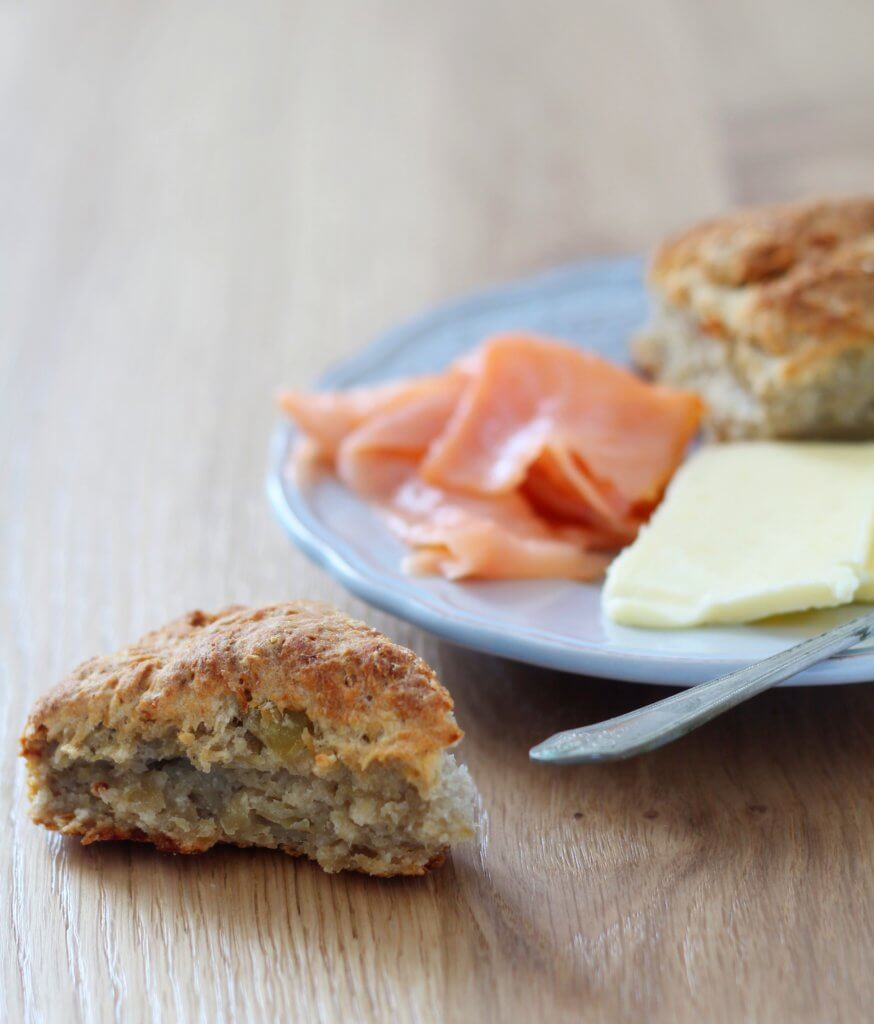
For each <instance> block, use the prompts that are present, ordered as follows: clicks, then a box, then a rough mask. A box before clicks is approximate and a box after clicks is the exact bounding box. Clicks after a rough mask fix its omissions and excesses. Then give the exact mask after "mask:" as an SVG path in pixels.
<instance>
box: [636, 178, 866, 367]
mask: <svg viewBox="0 0 874 1024" xmlns="http://www.w3.org/2000/svg"><path fill="white" fill-rule="evenodd" d="M650 281H651V282H652V283H653V284H654V285H655V286H656V287H657V288H658V289H659V291H660V292H661V293H662V295H663V296H664V298H665V300H666V301H667V302H668V303H669V304H671V305H673V306H675V307H678V308H685V309H688V310H689V312H690V313H692V314H693V315H694V316H695V317H696V318H697V320H698V322H699V323H700V325H701V327H702V328H703V329H704V330H705V331H707V332H709V333H711V334H714V335H716V336H719V337H722V338H724V339H725V340H728V341H731V340H735V339H742V340H746V341H748V342H751V343H752V344H754V345H756V346H758V347H759V348H761V349H762V350H763V351H765V352H767V353H769V354H772V355H775V356H789V357H790V359H791V361H792V362H793V364H794V365H793V367H792V369H794V370H802V369H804V368H806V367H808V366H809V365H810V364H811V363H812V362H816V361H819V360H821V359H823V358H825V357H831V356H833V355H835V354H838V353H840V352H843V351H845V350H847V349H848V348H853V347H858V346H867V345H871V344H872V343H874V196H860V197H855V198H845V199H820V200H815V201H809V202H802V203H791V204H783V205H776V206H762V207H755V208H750V209H744V210H739V211H737V212H735V213H732V214H729V215H728V216H725V217H720V218H718V219H716V220H711V221H707V222H706V223H703V224H699V225H697V226H696V227H693V228H691V229H690V230H688V231H686V232H685V233H683V234H682V235H679V236H678V237H676V238H673V239H671V240H669V241H668V242H666V243H665V244H664V245H662V246H661V247H660V248H659V250H658V251H657V252H656V254H655V257H654V259H653V262H652V266H651V269H650Z"/></svg>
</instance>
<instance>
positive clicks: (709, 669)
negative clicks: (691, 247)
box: [266, 257, 874, 686]
mask: <svg viewBox="0 0 874 1024" xmlns="http://www.w3.org/2000/svg"><path fill="white" fill-rule="evenodd" d="M642 268H643V260H642V259H641V258H640V257H622V258H618V259H609V260H599V261H590V262H582V263H575V264H571V265H568V266H563V267H559V268H556V269H553V270H549V271H545V272H541V273H539V274H535V275H532V276H529V277H526V278H523V279H521V280H518V281H515V282H510V283H508V284H502V285H497V286H494V287H491V288H487V289H483V290H480V291H478V292H474V293H472V294H470V295H468V296H466V297H463V298H461V299H456V300H454V301H450V302H447V303H445V304H443V305H441V306H439V307H438V308H436V309H435V310H432V311H430V312H428V313H425V314H422V315H420V316H417V317H414V318H411V319H409V320H407V321H405V322H403V323H402V324H400V325H399V326H397V327H395V328H393V329H391V330H389V331H387V332H385V333H384V334H382V335H381V336H380V337H378V338H377V339H376V340H375V341H373V342H371V343H370V344H369V345H366V346H365V347H363V348H362V349H361V350H360V351H359V352H357V353H356V354H355V355H352V356H350V357H348V358H346V359H344V360H342V362H340V363H338V364H337V365H335V366H334V367H332V368H331V369H329V370H328V371H327V372H326V373H324V374H323V375H322V376H321V377H320V378H319V379H318V381H317V382H316V384H315V388H316V389H319V390H328V389H333V388H342V387H344V386H348V385H349V383H350V382H352V381H354V380H355V379H357V378H358V377H359V376H360V374H361V372H362V370H364V369H371V368H373V367H374V366H375V365H378V364H380V363H383V362H385V360H386V359H391V357H392V356H393V355H394V354H395V353H396V352H397V351H398V350H399V349H400V348H402V347H403V346H404V345H406V344H407V342H408V341H409V340H410V339H411V338H414V337H415V336H417V335H419V334H420V333H421V332H422V331H425V330H428V329H432V328H434V327H438V326H439V325H440V324H442V323H445V322H451V321H453V320H455V319H456V318H458V317H460V316H464V315H469V314H471V313H475V312H478V311H482V310H484V309H486V308H487V307H488V306H489V305H492V304H495V305H503V304H504V303H506V301H507V300H508V299H517V300H520V299H523V298H524V297H525V296H526V295H527V294H529V293H534V294H537V295H538V296H541V297H542V296H546V297H548V296H549V294H550V292H553V291H555V292H564V291H565V290H566V289H567V287H568V286H569V285H570V284H573V283H574V282H575V281H580V283H585V284H586V285H591V284H592V283H593V280H598V283H599V284H602V285H604V286H609V285H610V284H611V283H613V284H618V285H621V286H622V287H627V286H628V284H629V279H630V278H636V279H637V280H638V281H640V280H641V277H642ZM296 437H297V432H296V430H295V429H294V427H293V426H292V425H291V424H290V423H288V422H287V421H284V420H283V421H280V422H279V423H278V424H277V426H276V428H275V430H274V432H273V436H272V439H271V443H270V459H269V469H268V474H267V479H266V490H267V496H268V499H269V501H270V504H271V506H272V508H273V511H274V513H275V515H276V517H277V519H278V520H279V522H280V524H281V525H282V527H283V528H284V530H285V531H286V533H287V534H288V535H289V537H290V538H291V539H292V540H293V541H294V542H295V544H297V546H298V547H299V548H300V549H301V550H302V551H303V552H304V554H305V555H306V556H307V557H308V558H309V559H310V560H311V561H313V562H315V563H316V564H317V565H319V566H321V567H322V568H323V569H325V570H326V571H327V572H328V573H330V574H331V575H332V576H333V577H334V578H335V579H337V580H338V581H339V582H340V583H342V584H343V585H344V586H345V587H346V588H347V589H348V590H349V591H350V592H351V593H353V594H354V595H355V596H357V597H359V598H361V599H362V600H363V601H365V602H367V603H368V604H370V605H372V606H373V607H375V608H379V609H381V610H383V611H386V612H388V613H389V614H392V615H395V616H396V617H398V618H400V619H403V620H405V621H407V622H411V623H413V624H414V625H416V626H419V627H420V628H422V629H424V630H426V631H427V632H429V633H433V634H434V635H436V636H439V637H442V638H443V639H446V640H449V641H450V642H452V643H455V644H458V645H459V646H462V647H466V648H469V649H471V650H476V651H480V652H482V653H486V654H492V655H497V656H499V657H504V658H508V659H511V660H513V661H520V662H524V663H527V664H530V665H535V666H539V667H543V668H551V669H556V670H560V671H564V672H570V673H573V674H576V675H583V676H594V677H600V678H605V679H618V680H626V681H631V682H644V683H652V684H656V685H668V686H689V685H694V684H695V683H697V682H700V681H702V679H705V678H712V677H714V676H715V675H716V674H718V673H724V672H730V671H733V670H735V669H737V668H741V667H742V666H743V665H744V664H746V663H745V662H744V661H742V660H732V659H730V658H712V659H711V658H702V659H699V660H695V659H691V658H684V657H677V656H673V655H665V654H659V655H652V654H637V653H634V652H630V651H623V652H621V653H620V652H616V651H612V650H607V649H601V648H599V647H597V646H595V645H591V644H576V645H573V646H571V645H568V644H566V643H564V642H561V641H556V640H555V639H554V638H551V637H550V635H549V634H548V633H545V632H543V631H534V630H532V631H530V632H529V633H528V634H527V635H526V636H522V637H520V636H517V635H514V634H510V633H507V631H506V630H505V629H502V628H501V626H500V625H499V624H496V623H495V622H494V620H488V619H484V618H482V617H479V616H475V615H472V614H471V613H464V615H463V616H458V615H453V614H452V612H451V610H450V609H449V608H448V607H447V606H446V605H444V604H440V605H439V607H434V606H433V605H432V601H433V599H429V595H428V594H427V592H425V591H422V590H421V589H417V588H416V587H415V584H414V583H412V582H411V584H410V585H409V586H404V585H403V584H398V583H397V581H395V580H392V581H391V585H390V586H387V585H386V580H385V578H384V577H383V576H382V575H381V574H380V573H379V572H378V571H375V570H373V569H371V568H369V567H368V566H367V565H366V564H365V563H363V562H362V561H361V560H360V559H359V558H358V557H357V556H356V555H355V554H354V553H353V552H352V551H351V549H350V548H349V546H348V545H347V544H346V543H345V542H344V541H343V538H342V537H340V536H338V535H337V534H336V533H333V532H331V531H327V530H324V529H322V528H321V524H320V523H319V522H318V520H317V519H316V518H315V517H314V516H313V515H312V514H311V513H310V511H309V509H308V506H307V503H306V502H305V501H304V500H303V497H302V495H301V491H300V489H299V488H298V487H297V486H296V485H295V484H294V483H293V482H292V481H291V480H290V479H289V477H288V474H287V472H286V466H287V463H288V457H289V452H290V450H291V446H292V444H293V441H294V439H295V438H296ZM856 659H859V660H860V661H864V662H870V663H871V666H872V667H871V668H868V669H866V670H864V671H858V670H857V671H853V669H855V668H856V666H851V665H850V664H848V662H852V661H855V660H856ZM838 662H843V663H844V664H843V665H841V666H840V670H839V671H838V673H837V675H838V676H839V678H836V671H835V670H836V669H837V668H838V665H837V664H836V663H838ZM858 669H859V670H861V669H862V665H861V664H860V665H859V666H858ZM872 676H874V657H872V654H871V651H870V650H866V649H862V650H859V651H847V652H844V654H842V655H838V656H837V657H836V658H832V659H830V660H829V661H828V662H825V663H823V664H821V665H817V666H814V667H813V668H811V669H808V670H807V671H806V672H804V673H802V674H801V675H799V676H798V677H796V679H795V680H794V683H795V685H816V684H824V683H832V684H833V683H855V682H863V681H867V680H869V679H871V678H872ZM784 685H785V684H784Z"/></svg>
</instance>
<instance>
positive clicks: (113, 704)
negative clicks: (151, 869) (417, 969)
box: [22, 602, 476, 876]
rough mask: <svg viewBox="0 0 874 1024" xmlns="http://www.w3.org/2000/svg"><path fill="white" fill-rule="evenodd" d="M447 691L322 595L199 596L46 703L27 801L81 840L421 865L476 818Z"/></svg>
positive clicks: (417, 661)
mask: <svg viewBox="0 0 874 1024" xmlns="http://www.w3.org/2000/svg"><path fill="white" fill-rule="evenodd" d="M452 707H453V705H452V698H451V697H450V696H449V694H448V693H447V691H446V690H445V689H444V688H443V687H442V686H441V685H440V683H439V682H438V681H437V679H436V677H435V675H434V673H433V671H432V670H431V669H430V668H429V667H428V666H427V665H426V664H425V662H424V661H422V659H421V658H419V657H417V656H416V655H415V654H413V652H412V651H409V650H407V649H406V648H404V647H400V646H398V645H397V644H394V643H392V642H391V641H390V640H388V639H387V638H386V637H385V636H383V635H382V634H380V633H378V632H377V631H376V630H374V629H371V628H370V627H368V626H366V625H365V624H364V623H361V622H355V621H353V620H351V619H349V618H347V617H346V616H344V615H342V614H340V613H339V612H338V611H336V610H334V609H332V608H330V607H328V606H326V605H321V604H315V603H310V602H297V603H293V604H277V605H271V606H269V607H265V608H258V609H250V608H229V609H226V610H224V611H222V612H220V613H218V614H217V615H207V614H204V613H203V612H192V613H190V614H189V615H187V616H185V617H184V618H182V619H180V620H178V621H176V622H173V623H171V624H170V625H168V626H165V627H164V628H163V629H160V630H157V631H156V632H153V633H149V634H147V635H146V636H144V637H143V638H142V639H141V640H140V641H139V642H138V643H136V644H134V645H133V646H131V647H127V648H125V649H124V650H122V651H119V652H118V653H117V654H113V655H109V656H104V657H98V658H94V659H92V660H91V661H88V662H85V664H83V665H81V666H80V667H79V668H78V669H76V670H75V671H74V672H73V673H72V675H71V676H69V677H68V678H67V679H66V680H64V681H63V682H62V683H61V684H60V685H59V686H58V687H57V688H56V689H55V690H53V691H51V692H50V693H49V694H47V695H46V696H45V697H43V698H42V699H41V700H40V701H39V702H38V703H37V705H36V707H35V708H34V710H33V712H32V713H31V716H30V718H29V720H28V722H27V726H26V728H25V731H24V735H23V736H22V754H23V756H24V757H25V758H26V760H27V765H28V776H29V789H30V797H31V813H32V817H33V820H34V821H36V822H37V823H38V824H40V825H45V826H46V828H50V829H54V830H56V831H59V832H62V833H64V834H66V835H79V836H82V842H83V843H92V842H95V841H97V840H100V839H135V840H140V841H143V842H149V843H153V844H154V845H155V846H157V847H159V848H160V849H162V850H167V851H172V852H176V853H199V852H201V851H203V850H207V849H209V848H210V847H211V846H213V845H215V844H216V843H233V844H235V845H237V846H265V847H270V848H274V849H280V850H283V851H284V852H286V853H290V854H294V855H304V856H307V857H310V858H312V859H313V860H316V861H318V863H319V864H320V865H321V866H322V867H323V868H324V869H325V870H326V871H340V870H342V869H344V868H345V869H351V870H355V871H363V872H366V873H368V874H372V875H382V876H389V875H420V874H423V873H424V872H425V871H427V870H428V869H429V868H432V867H434V866H436V865H437V864H440V863H441V862H442V861H443V859H444V857H445V854H446V851H447V850H448V848H449V846H450V845H451V844H452V843H454V842H457V841H458V840H461V839H466V838H468V837H470V836H472V835H473V832H474V802H475V795H476V794H475V790H474V786H473V782H472V781H471V778H470V776H469V775H468V772H467V769H466V768H465V767H463V766H461V765H458V764H456V761H455V758H454V757H453V756H452V754H451V753H450V752H449V748H451V747H453V746H454V745H455V744H456V743H457V742H458V741H459V740H460V739H461V736H462V733H461V730H460V729H459V728H458V726H457V724H456V722H455V718H454V716H453V714H452Z"/></svg>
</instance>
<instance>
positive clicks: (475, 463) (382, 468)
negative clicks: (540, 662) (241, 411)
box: [280, 335, 701, 579]
mask: <svg viewBox="0 0 874 1024" xmlns="http://www.w3.org/2000/svg"><path fill="white" fill-rule="evenodd" d="M280 405H281V407H282V409H283V411H284V412H285V413H286V414H287V415H289V416H290V417H291V418H293V419H294V420H295V421H296V422H297V424H298V425H299V427H300V428H301V430H302V431H303V433H304V435H305V437H306V440H307V443H308V444H309V445H310V446H311V448H314V449H315V451H316V453H317V454H318V456H319V457H320V458H321V459H322V461H323V462H327V463H328V464H329V465H331V466H332V467H333V469H334V470H335V471H336V472H337V474H338V476H339V477H340V479H341V480H342V481H343V482H344V483H345V484H346V485H347V486H348V487H349V488H351V489H352V490H353V491H355V492H356V493H358V494H360V495H361V496H362V497H364V498H366V499H368V500H370V501H374V502H376V503H378V504H379V505H380V506H381V507H382V508H383V510H384V511H385V513H386V515H387V517H388V522H389V524H390V526H391V527H392V529H393V530H394V531H395V533H396V534H397V535H398V536H399V537H401V539H403V540H404V541H405V542H406V543H407V544H409V545H410V547H411V548H412V549H413V550H412V554H411V555H410V556H409V558H408V559H407V560H406V562H405V568H406V569H407V570H408V571H411V572H425V573H438V574H442V575H444V576H446V577H448V578H450V579H513V578H515V579H522V578H538V577H562V578H568V579H594V578H596V577H598V576H600V575H601V573H602V572H603V570H604V568H605V566H606V564H607V561H608V560H609V558H610V553H611V552H615V550H617V549H618V548H620V547H622V546H623V545H625V544H628V543H629V542H630V541H631V540H633V539H634V537H635V536H636V534H637V532H638V530H639V528H640V526H641V524H642V523H643V522H645V521H646V519H647V518H648V516H649V515H650V513H651V512H652V509H653V508H654V507H655V505H656V504H657V503H658V501H659V500H660V499H661V496H662V493H663V491H664V488H665V485H666V484H667V482H668V480H669V479H670V477H671V475H672V474H673V472H674V470H675V469H676V468H677V466H678V465H679V463H680V461H681V459H682V458H683V454H684V452H685V449H686V447H687V445H688V443H689V441H690V439H691V437H692V436H693V435H694V433H695V431H696V430H697V428H698V423H699V419H700V415H701V407H700V403H699V400H698V399H697V398H696V397H695V396H694V395H690V394H687V393H685V392H680V391H674V390H670V389H667V388H661V387H655V386H653V385H650V384H647V383H645V382H643V381H641V380H639V379H638V378H636V377H635V376H634V375H633V374H631V373H629V372H628V371H626V370H624V369H622V368H620V367H617V366H614V365H613V364H611V363H609V362H607V361H606V360H604V359H601V358H600V357H598V356H596V355H594V354H592V353H588V352H585V351H582V350H580V349H577V348H573V347H571V346H568V345H565V344H562V343H560V342H555V341H552V340H548V339H543V338H537V337H532V336H528V335H507V336H501V337H497V338H494V339H492V340H491V341H488V342H487V343H486V344H484V345H483V346H481V347H480V348H479V349H477V350H476V351H475V352H473V353H471V354H468V355H466V356H465V357H464V358H463V359H461V360H459V361H458V362H457V363H455V364H454V365H453V366H451V367H450V368H449V369H448V370H447V371H446V373H444V374H440V375H431V376H426V377H420V378H416V379H413V380H408V381H401V382H398V383H393V384H387V385H383V386H380V387H377V388H373V389H357V390H350V391H346V392H335V393H315V394H302V393H297V392H287V393H285V394H283V395H282V396H281V397H280Z"/></svg>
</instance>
